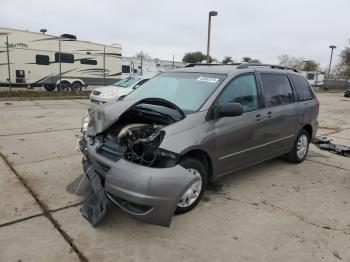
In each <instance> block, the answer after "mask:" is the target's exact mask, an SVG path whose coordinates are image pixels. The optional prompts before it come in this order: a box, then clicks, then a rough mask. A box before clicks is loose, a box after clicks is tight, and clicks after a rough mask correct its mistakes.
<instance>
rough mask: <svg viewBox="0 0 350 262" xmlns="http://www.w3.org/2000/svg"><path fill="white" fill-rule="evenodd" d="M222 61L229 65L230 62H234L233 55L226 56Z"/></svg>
mask: <svg viewBox="0 0 350 262" xmlns="http://www.w3.org/2000/svg"><path fill="white" fill-rule="evenodd" d="M222 63H223V64H225V65H227V64H228V63H233V60H232V57H231V56H225V57H224V59H223V60H222Z"/></svg>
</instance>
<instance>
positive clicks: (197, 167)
mask: <svg viewBox="0 0 350 262" xmlns="http://www.w3.org/2000/svg"><path fill="white" fill-rule="evenodd" d="M180 165H181V166H182V167H184V168H186V169H187V170H189V171H190V170H191V171H190V172H191V173H193V174H195V175H199V176H200V177H201V186H200V190H198V191H197V192H198V194H196V193H197V192H196V190H197V189H198V188H199V183H198V182H197V184H196V183H195V184H194V185H192V186H191V187H190V188H189V189H188V190H186V192H185V193H184V194H183V196H182V197H181V198H180V201H179V203H178V205H177V207H176V210H175V214H183V213H186V212H189V211H191V210H192V209H193V208H195V207H196V206H197V205H198V203H199V202H200V201H201V199H202V196H203V193H204V191H205V189H206V187H207V179H208V172H207V170H206V168H205V167H204V165H203V164H202V162H200V161H199V160H198V159H196V158H193V157H187V158H184V159H183V160H181V161H180ZM191 190H192V191H191ZM189 191H191V192H189ZM186 193H187V194H186ZM188 193H191V194H188ZM189 195H196V198H195V199H194V198H193V199H192V200H193V202H192V201H191V200H189V199H188V196H189ZM186 196H187V199H185V198H186ZM181 200H184V201H181ZM185 203H187V204H188V205H187V204H185Z"/></svg>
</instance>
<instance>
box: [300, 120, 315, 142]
mask: <svg viewBox="0 0 350 262" xmlns="http://www.w3.org/2000/svg"><path fill="white" fill-rule="evenodd" d="M302 129H304V130H306V132H308V134H309V140H311V138H312V134H313V128H312V125H310V124H306V125H304V126H303V128H302Z"/></svg>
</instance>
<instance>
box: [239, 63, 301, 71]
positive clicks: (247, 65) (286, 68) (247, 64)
mask: <svg viewBox="0 0 350 262" xmlns="http://www.w3.org/2000/svg"><path fill="white" fill-rule="evenodd" d="M254 66H262V67H270V68H273V69H282V70H291V71H294V72H300V71H299V70H298V69H296V68H293V67H288V66H283V65H271V64H259V63H251V64H250V63H244V64H240V65H239V66H237V69H246V68H249V67H254Z"/></svg>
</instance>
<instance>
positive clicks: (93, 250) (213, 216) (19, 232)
mask: <svg viewBox="0 0 350 262" xmlns="http://www.w3.org/2000/svg"><path fill="white" fill-rule="evenodd" d="M318 96H319V98H320V101H321V114H320V130H319V133H322V134H329V136H331V137H332V138H333V139H334V141H336V142H341V143H343V144H347V145H349V146H350V118H349V117H348V115H349V114H350V99H344V97H342V94H319V95H318ZM89 106H90V103H89V102H88V101H86V100H57V101H55V100H45V101H40V100H36V101H9V102H6V101H1V102H0V153H1V155H0V156H1V158H0V177H1V180H0V199H1V201H0V261H18V260H21V261H79V260H89V261H164V260H167V261H276V262H277V261H341V260H342V261H350V160H349V158H345V157H341V156H337V155H334V154H332V153H329V152H325V151H321V150H319V149H317V148H316V147H314V146H311V148H310V152H309V155H308V157H307V160H306V161H305V162H304V163H302V164H300V165H292V164H289V163H287V162H285V161H283V160H280V159H274V160H271V161H268V162H266V163H262V164H260V165H257V166H254V167H251V168H248V169H245V170H242V171H240V172H237V173H235V174H233V175H231V176H227V177H224V178H223V179H221V180H219V181H218V182H217V183H216V184H215V185H212V186H211V187H210V189H209V190H208V192H207V193H206V194H205V195H204V198H203V200H202V202H201V203H200V204H199V206H198V207H197V208H196V209H195V210H193V211H192V212H190V213H187V214H184V215H180V216H176V217H174V219H173V222H172V225H171V227H170V228H163V227H158V226H153V225H148V224H144V223H140V222H137V221H135V220H132V219H131V218H129V217H127V216H125V215H123V214H122V213H121V212H120V211H119V210H118V209H117V208H115V207H114V206H111V207H110V208H109V209H108V213H107V215H106V217H105V218H104V219H103V221H102V222H101V223H100V224H99V225H98V226H97V227H96V228H93V227H91V226H90V224H88V222H87V221H86V220H85V219H84V218H82V216H81V214H80V212H79V208H80V203H81V201H82V196H81V195H82V194H83V188H84V186H83V187H82V189H81V190H80V191H79V192H78V193H77V194H74V190H75V188H76V185H77V184H78V183H79V181H80V178H81V176H82V168H81V162H80V161H81V155H80V153H79V152H77V151H76V150H75V145H76V142H77V139H78V137H77V136H78V134H79V128H80V122H81V118H82V117H83V115H84V114H85V112H86V110H87V109H88V107H89Z"/></svg>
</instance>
